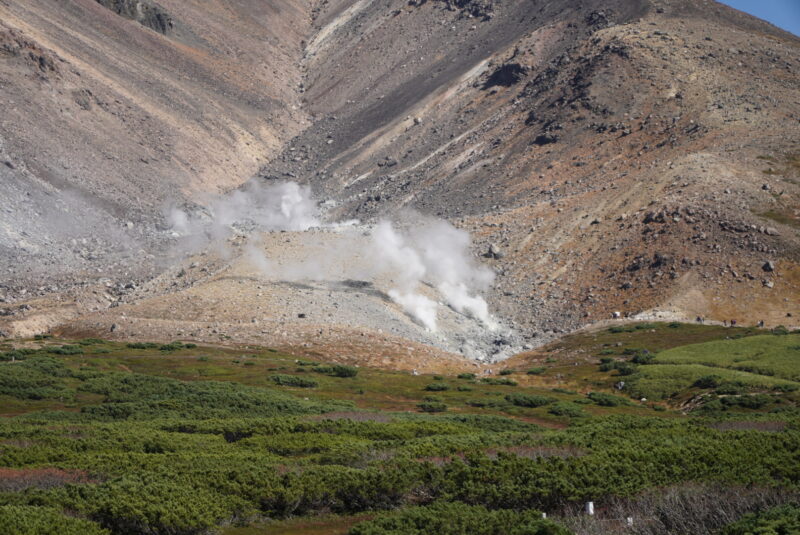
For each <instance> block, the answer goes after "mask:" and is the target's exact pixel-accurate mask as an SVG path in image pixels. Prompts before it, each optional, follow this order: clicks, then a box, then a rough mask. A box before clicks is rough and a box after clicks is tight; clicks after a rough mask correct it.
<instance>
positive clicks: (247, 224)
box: [166, 181, 319, 250]
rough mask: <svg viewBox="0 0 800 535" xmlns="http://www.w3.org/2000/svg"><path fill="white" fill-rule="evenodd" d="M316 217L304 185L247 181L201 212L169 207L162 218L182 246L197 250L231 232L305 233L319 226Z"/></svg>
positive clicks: (210, 202) (308, 191)
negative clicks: (277, 231)
mask: <svg viewBox="0 0 800 535" xmlns="http://www.w3.org/2000/svg"><path fill="white" fill-rule="evenodd" d="M318 215H319V214H318V209H317V204H316V203H315V202H314V199H313V198H312V196H311V188H309V187H308V186H301V185H299V184H297V183H295V182H277V183H272V184H267V185H264V184H262V183H260V182H256V181H251V182H249V183H248V184H247V185H245V186H244V187H243V188H242V189H239V190H235V191H233V192H231V193H229V194H227V195H225V196H220V197H214V198H212V199H210V200H209V201H208V203H207V207H206V209H205V210H204V211H203V212H194V213H191V214H190V213H187V212H186V211H184V210H181V209H180V208H177V207H171V208H170V209H169V211H168V213H167V214H166V217H167V222H168V223H169V224H170V227H171V229H172V230H173V232H175V233H176V234H177V235H178V236H179V237H181V238H182V239H183V240H182V241H183V242H184V243H183V245H184V247H185V248H186V249H188V250H197V249H199V248H201V247H203V246H205V245H208V243H209V242H214V241H218V240H221V239H224V238H226V237H228V236H229V235H230V234H231V233H232V232H233V230H234V229H237V230H248V231H252V230H260V231H272V230H295V231H297V230H307V229H309V228H311V227H313V226H317V225H319V219H318Z"/></svg>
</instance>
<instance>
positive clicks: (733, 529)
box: [720, 504, 800, 535]
mask: <svg viewBox="0 0 800 535" xmlns="http://www.w3.org/2000/svg"><path fill="white" fill-rule="evenodd" d="M795 533H800V506H798V505H797V504H795V505H783V506H780V507H773V508H772V509H768V510H767V511H763V512H761V513H753V514H749V515H745V516H744V518H742V519H741V520H739V521H738V522H734V523H733V524H729V525H728V526H726V527H725V528H723V529H722V531H721V532H720V535H791V534H795Z"/></svg>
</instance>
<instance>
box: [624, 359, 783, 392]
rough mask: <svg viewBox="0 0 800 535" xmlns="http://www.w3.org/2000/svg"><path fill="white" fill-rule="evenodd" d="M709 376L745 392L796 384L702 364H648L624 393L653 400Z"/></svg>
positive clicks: (687, 388)
mask: <svg viewBox="0 0 800 535" xmlns="http://www.w3.org/2000/svg"><path fill="white" fill-rule="evenodd" d="M709 375H713V376H715V377H716V378H715V379H714V381H715V383H719V384H722V383H736V384H740V385H743V387H745V388H748V389H764V390H771V389H775V388H777V389H781V388H792V387H794V386H796V385H797V383H795V382H793V381H787V380H785V379H778V378H775V377H767V376H764V375H757V374H755V373H749V372H743V371H738V370H729V369H726V368H710V367H709V366H704V365H702V364H651V365H648V366H641V367H640V368H639V370H638V373H637V374H636V375H635V376H634V377H633V378H632V379H630V380H629V382H628V386H626V391H629V392H631V393H632V394H633V395H634V396H635V397H643V398H647V399H649V400H653V401H657V400H662V399H667V398H670V397H675V396H679V395H681V394H683V393H685V392H686V391H687V390H689V389H691V388H693V387H695V385H696V384H697V383H698V381H699V380H701V379H703V378H708V376H709Z"/></svg>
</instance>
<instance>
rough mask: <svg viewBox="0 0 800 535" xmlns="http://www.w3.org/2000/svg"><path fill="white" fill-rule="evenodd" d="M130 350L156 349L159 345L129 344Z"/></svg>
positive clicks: (149, 343) (150, 343)
mask: <svg viewBox="0 0 800 535" xmlns="http://www.w3.org/2000/svg"><path fill="white" fill-rule="evenodd" d="M127 347H128V349H156V348H157V347H158V344H154V343H152V342H131V343H129V344H127Z"/></svg>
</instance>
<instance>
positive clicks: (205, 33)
mask: <svg viewBox="0 0 800 535" xmlns="http://www.w3.org/2000/svg"><path fill="white" fill-rule="evenodd" d="M799 72H800V39H798V38H797V37H795V36H792V35H791V34H788V33H786V32H783V31H781V30H778V29H777V28H775V27H773V26H771V25H769V24H767V23H765V22H763V21H760V20H758V19H755V18H753V17H750V16H748V15H745V14H743V13H740V12H737V11H735V10H733V9H730V8H728V7H725V6H723V5H721V4H718V3H716V2H713V1H710V0H709V1H705V0H612V1H603V2H601V1H599V0H598V1H595V0H582V1H577V0H576V1H565V2H546V1H538V0H513V1H499V0H411V1H407V0H402V1H401V0H378V1H368V0H324V1H316V2H314V1H309V2H294V1H292V2H272V1H270V2H256V1H254V0H236V1H230V2H199V1H195V0H192V1H178V0H159V1H158V2H154V1H149V0H147V1H145V0H141V1H138V0H136V1H135V0H78V1H75V2H70V3H64V2H57V1H55V0H33V1H29V0H26V1H22V0H0V101H2V103H3V106H4V109H5V110H7V111H6V113H4V114H3V117H2V118H0V163H4V165H0V191H2V192H3V199H5V201H4V206H3V210H2V211H0V228H2V232H0V262H1V263H0V273H2V284H3V286H4V287H0V293H2V294H3V295H2V296H0V297H3V298H4V299H5V300H6V301H7V306H6V308H5V309H4V310H5V312H4V313H5V314H7V316H5V318H6V321H5V324H4V325H0V330H3V331H6V332H7V333H9V334H11V333H15V332H16V333H22V332H24V333H30V332H35V331H37V330H42V329H48V328H54V327H56V326H58V325H61V324H63V323H64V322H66V321H72V322H73V323H71V324H70V326H69V328H70V329H73V330H74V331H81V332H83V331H84V330H85V331H91V330H93V329H97V330H105V331H107V330H108V329H110V328H111V326H112V325H113V326H114V327H115V328H116V327H118V326H122V325H125V324H127V322H130V321H132V320H131V318H132V316H133V315H138V317H140V318H146V320H143V321H140V322H138V323H137V327H136V333H135V334H136V335H137V336H140V337H146V336H147V334H148V332H151V333H154V334H153V335H155V334H157V335H158V336H161V337H170V336H181V335H186V334H187V332H191V334H192V336H194V337H197V338H203V337H204V336H205V337H206V338H208V339H217V338H218V337H219V335H220V333H221V332H223V331H225V330H226V329H224V328H222V327H218V326H216V327H215V326H209V325H207V324H208V323H209V322H210V318H208V317H207V316H205V315H202V314H200V313H199V312H198V316H197V317H193V318H189V317H186V318H183V319H182V320H181V321H186V322H196V325H194V326H193V327H192V329H184V328H181V327H179V326H176V325H174V324H172V323H170V326H169V328H168V329H167V330H158V331H156V330H155V327H151V328H152V329H153V330H152V331H148V328H150V327H148V325H155V323H156V322H157V320H159V319H166V318H165V316H168V317H169V319H170V321H175V320H176V318H175V317H174V314H175V312H176V311H177V310H182V307H183V305H182V304H181V303H186V302H188V300H190V299H197V298H198V297H197V296H198V295H203V292H204V291H206V290H207V292H208V293H207V295H208V296H211V295H213V296H214V297H213V300H216V301H215V302H218V301H219V300H220V299H222V300H224V299H225V297H224V296H225V295H227V294H228V293H229V292H230V290H229V289H228V290H223V291H220V289H219V284H218V283H219V280H220V279H213V277H214V276H215V275H213V274H214V273H217V274H218V275H219V277H223V278H225V277H228V278H229V276H230V273H231V272H237V270H238V269H240V268H239V267H236V265H229V266H227V267H226V264H225V260H224V259H217V257H216V256H213V255H211V256H204V257H200V258H195V259H194V260H192V261H191V262H189V261H187V262H186V263H185V264H181V265H180V266H178V265H175V264H174V263H172V262H166V259H165V258H164V255H163V252H164V251H165V250H166V249H165V248H166V247H167V244H169V243H170V241H171V240H172V236H171V233H170V229H169V225H168V223H167V222H166V220H165V217H164V214H165V207H166V206H167V205H168V204H171V203H172V204H175V203H177V204H180V205H183V206H186V207H189V208H190V209H191V208H192V207H196V206H202V205H204V204H207V202H208V195H209V194H216V193H219V192H222V191H227V190H230V189H233V188H236V187H237V186H240V185H241V184H243V183H244V182H246V181H247V180H248V179H249V178H250V177H252V176H253V175H257V178H256V180H258V181H262V182H267V183H269V182H276V181H281V180H292V181H297V182H300V183H304V184H309V185H311V186H312V187H313V190H314V192H315V193H316V195H317V196H318V197H319V198H320V199H321V200H322V201H325V204H324V205H325V206H326V207H328V210H327V213H326V217H327V218H328V219H329V220H331V221H338V220H343V219H347V218H357V219H359V220H361V221H366V222H375V221H377V220H379V219H381V218H382V217H385V216H387V214H401V213H403V212H404V211H405V210H407V209H415V210H418V211H419V212H422V213H425V214H430V215H436V216H439V217H442V218H446V219H447V220H449V221H451V222H452V223H454V224H455V225H456V226H458V227H460V228H463V229H465V230H467V231H469V232H470V233H471V234H472V236H473V239H474V242H475V245H474V253H475V254H476V255H482V260H483V261H484V262H485V263H487V264H489V265H491V267H492V268H493V269H494V271H495V272H496V273H497V280H496V282H495V285H494V288H493V290H492V291H491V293H490V294H489V295H488V296H487V297H488V300H489V304H490V305H491V308H492V310H493V311H494V313H495V314H496V315H497V316H498V317H500V318H503V319H504V320H505V321H507V322H508V324H509V325H512V326H513V328H514V330H515V332H517V333H519V335H520V336H522V337H523V338H524V339H525V340H526V341H527V343H533V344H535V343H537V342H539V341H543V340H546V339H547V338H549V337H552V336H555V335H558V334H559V333H562V332H567V331H570V330H573V329H575V328H579V327H581V326H583V325H587V324H591V323H594V322H597V321H605V320H608V319H612V318H614V317H618V316H619V317H625V316H634V315H637V314H639V315H645V316H654V315H657V314H660V315H662V316H663V317H668V318H671V317H675V318H684V319H685V318H694V317H695V316H702V317H705V318H708V319H712V320H720V321H721V320H729V319H736V320H738V321H740V322H756V321H759V320H764V321H766V322H767V323H769V324H789V325H793V324H795V323H796V319H792V318H793V317H794V318H796V317H797V316H798V314H800V310H797V309H796V306H797V303H798V298H800V265H798V262H800V242H799V241H798V240H799V239H800V238H799V236H798V228H800V197H799V195H800V189H799V187H800V146H798V144H797V140H798V139H800V113H798V111H797V110H798V109H800V75H798V73H799ZM268 241H269V240H268ZM269 243H270V244H271V247H272V249H271V250H270V252H271V253H272V254H273V255H276V256H280V255H281V254H282V249H281V247H282V245H281V243H283V242H282V240H272V241H269ZM287 254H288V253H287ZM212 257H213V258H214V260H213V262H212V261H211V260H209V259H210V258H212ZM206 261H208V262H212V264H213V265H211V264H209V266H208V267H207V269H206V267H204V268H203V269H206V271H204V272H203V274H202V275H198V276H197V277H194V278H192V277H189V279H191V280H190V281H187V279H185V278H183V277H184V276H183V275H181V280H177V281H176V280H175V277H176V276H177V275H176V274H180V273H187V272H189V273H190V274H191V273H192V270H191V269H190V268H189V266H190V265H198V266H199V265H200V264H202V263H203V262H206ZM214 262H218V264H217V263H214ZM168 266H172V267H168ZM192 269H194V268H192ZM199 269H200V267H197V268H196V270H197V271H199ZM226 269H227V270H229V271H228V272H226V271H225V270H226ZM230 270H232V271H230ZM156 275H159V276H158V277H156V278H155V279H154V278H153V277H154V276H156ZM226 280H227V279H226ZM236 280H237V281H238V282H237V284H243V285H245V290H246V291H245V293H247V292H252V293H253V294H256V293H258V288H257V287H256V286H258V285H259V284H261V283H259V282H257V281H253V280H251V279H249V278H248V277H241V278H237V279H236ZM147 281H150V282H147ZM187 291H190V292H191V293H190V294H186V293H184V292H187ZM317 291H319V292H323V293H325V292H329V291H330V288H322V289H317ZM23 292H24V293H23ZM295 293H297V292H295ZM351 294H352V292H347V296H350V295H351ZM309 295H312V296H316V297H310V298H309V302H308V304H307V305H305V306H304V307H302V310H307V309H310V308H313V306H314V305H313V303H315V302H316V303H319V302H321V301H320V300H319V299H318V298H319V295H320V294H318V293H314V292H313V291H311V290H309ZM376 295H377V294H376ZM373 297H375V296H373ZM346 298H349V297H346V296H344V294H343V297H342V299H346ZM384 298H385V295H383V296H382V297H381V295H377V301H376V303H377V304H375V306H379V304H380V303H382V302H385V301H387V300H386V299H384ZM148 300H156V301H157V306H156V305H154V306H153V307H152V308H148V303H150V302H155V301H148ZM118 305H121V306H118ZM257 306H259V305H256V304H255V303H251V304H247V303H245V302H242V304H241V305H240V306H237V307H234V308H236V310H235V313H233V312H232V311H231V312H229V311H227V310H226V309H225V307H221V308H220V309H219V310H218V311H217V313H215V314H214V318H215V319H216V320H217V321H219V322H222V323H225V322H226V321H227V322H228V324H229V325H232V324H235V325H237V327H236V329H237V330H236V332H237V334H238V335H240V336H243V337H246V335H247V334H248V333H250V334H252V335H253V336H255V338H254V340H255V341H257V338H258V336H257V335H260V334H261V333H264V334H265V336H271V337H274V334H275V333H274V332H272V331H271V329H265V328H264V325H263V324H262V325H259V326H258V327H254V326H253V325H255V323H253V322H250V323H251V325H250V326H249V327H248V326H247V324H246V322H248V321H249V320H247V319H246V318H245V317H244V316H246V317H247V318H250V317H251V316H253V318H254V319H255V316H256V314H251V313H250V312H251V311H252V310H251V309H252V308H253V307H257ZM298 306H300V305H298ZM371 306H373V305H370V307H371ZM25 307H27V308H25ZM336 308H339V307H338V304H337V307H336ZM343 308H347V307H343ZM355 309H357V310H360V311H361V312H358V313H357V314H355V316H354V317H355V319H353V318H354V317H352V316H348V318H347V321H344V320H342V319H341V317H340V316H337V314H336V313H332V314H330V315H329V316H328V319H320V320H318V321H320V322H321V323H322V324H324V325H326V326H327V327H330V328H339V327H342V326H344V327H342V328H343V329H344V331H342V332H344V333H345V335H343V336H345V337H346V333H348V332H351V330H358V328H357V325H358V324H359V320H358V318H359V317H361V316H359V314H363V317H364V318H367V317H369V319H374V318H375V317H377V316H376V314H377V313H376V312H374V310H375V309H373V308H369V307H366V308H364V307H361V308H359V307H355ZM298 310H300V308H298ZM134 312H135V313H134ZM304 313H305V312H304ZM792 314H793V315H794V316H791V315H792ZM234 316H235V317H234ZM240 316H242V317H240ZM75 318H79V319H78V320H77V323H75V322H74V321H75ZM121 318H126V320H125V321H122V319H121ZM151 320H152V321H151ZM243 322H245V325H240V324H241V323H243ZM201 323H202V324H203V326H202V329H200V330H198V329H199V327H198V326H199V325H200V324H201ZM295 323H297V322H293V323H291V324H290V325H289V327H286V326H285V325H284V327H281V329H282V330H283V329H287V328H288V329H289V330H290V331H291V330H292V329H295V327H296V326H295ZM361 324H362V325H366V326H367V327H368V330H369V332H370V333H371V335H370V336H372V335H374V336H375V338H376V339H379V338H381V336H382V334H381V333H379V332H378V331H379V330H380V329H378V327H377V326H375V325H372V324H371V323H370V321H367V320H364V321H363V322H362V323H361ZM315 325H316V324H315ZM327 327H326V328H327ZM248 329H250V331H252V332H250V331H248ZM403 329H406V327H403ZM201 330H202V331H203V332H205V333H206V334H205V335H204V334H203V332H200V331H201ZM228 330H230V329H228ZM212 331H213V332H212ZM265 331H266V333H265ZM296 332H298V333H299V332H303V333H305V334H303V336H301V337H300V338H303V337H305V338H313V337H315V336H316V335H315V334H313V333H318V332H322V331H318V330H317V329H316V326H315V327H314V328H313V329H311V328H307V326H304V327H302V329H301V328H299V327H297V329H296ZM397 332H398V333H401V332H402V333H406V331H403V330H399V331H397ZM127 334H128V335H130V334H131V333H127ZM124 335H125V333H120V336H124ZM362 335H363V334H362ZM388 336H389V334H386V337H388ZM392 336H394V335H392ZM251 338H252V337H251ZM289 338H291V336H289ZM386 339H387V340H388V338H386ZM400 339H414V340H417V342H420V343H428V344H430V343H434V342H431V341H430V340H429V339H428V338H426V337H425V336H422V335H420V336H416V337H415V336H413V335H411V334H408V333H406V334H402V336H400ZM270 340H272V338H270ZM293 340H294V339H293ZM370 340H371V343H375V344H377V343H378V342H376V341H375V340H374V339H372V338H370ZM393 340H395V339H393ZM395 342H396V340H395V341H393V342H391V343H389V342H387V344H388V345H392V344H395ZM301 343H305V342H302V340H300V339H298V340H294V341H293V342H292V344H301ZM441 347H443V348H445V349H450V346H449V345H447V344H445V345H443V346H441ZM328 349H329V348H328ZM365 351H366V349H365ZM405 351H406V349H405V348H403V349H402V351H401V353H402V352H405Z"/></svg>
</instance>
